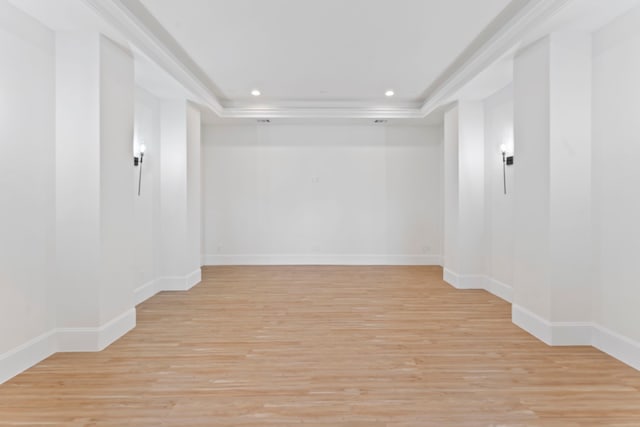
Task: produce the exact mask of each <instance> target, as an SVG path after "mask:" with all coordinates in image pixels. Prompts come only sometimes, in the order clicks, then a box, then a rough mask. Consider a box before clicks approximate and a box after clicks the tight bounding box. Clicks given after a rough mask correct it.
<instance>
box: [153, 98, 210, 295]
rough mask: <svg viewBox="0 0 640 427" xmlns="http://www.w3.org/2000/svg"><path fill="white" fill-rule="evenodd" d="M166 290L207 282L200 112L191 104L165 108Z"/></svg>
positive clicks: (162, 267) (162, 266) (163, 207)
mask: <svg viewBox="0 0 640 427" xmlns="http://www.w3.org/2000/svg"><path fill="white" fill-rule="evenodd" d="M160 122H161V124H160V127H161V130H160V133H161V146H162V148H161V151H162V158H161V178H160V188H161V190H160V193H161V194H160V204H161V207H160V211H161V220H160V221H161V225H162V226H161V230H162V236H161V242H162V251H161V255H160V259H161V264H160V276H161V279H160V280H161V282H162V283H161V284H160V286H159V289H162V290H187V289H190V288H191V287H193V286H194V285H196V284H198V283H199V282H200V280H201V270H200V267H201V259H200V258H201V247H200V112H199V111H198V109H197V108H195V107H194V106H193V105H191V104H190V103H188V102H187V101H186V100H177V101H174V100H171V101H169V100H167V101H163V102H162V103H161V106H160Z"/></svg>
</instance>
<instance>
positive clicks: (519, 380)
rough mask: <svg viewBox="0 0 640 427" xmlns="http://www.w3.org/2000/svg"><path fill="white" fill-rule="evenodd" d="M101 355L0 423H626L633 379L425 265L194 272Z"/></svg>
mask: <svg viewBox="0 0 640 427" xmlns="http://www.w3.org/2000/svg"><path fill="white" fill-rule="evenodd" d="M203 277H204V280H203V282H202V283H201V284H200V285H198V286H197V287H195V288H193V289H192V290H191V291H189V292H165V293H161V294H159V295H157V296H155V297H154V298H152V299H150V300H148V301H147V302H145V303H143V304H141V305H140V306H139V307H138V326H137V327H136V329H135V330H134V331H132V332H131V333H129V334H128V335H126V336H125V337H124V338H122V339H121V340H119V341H117V342H116V343H115V344H113V345H112V346H110V347H109V348H108V349H106V350H105V351H103V352H100V353H66V354H57V355H54V356H52V357H50V358H49V359H47V360H46V361H44V362H42V363H40V364H39V365H37V366H35V367H33V368H32V369H30V370H28V371H27V372H25V373H23V374H22V375H19V376H18V377H16V378H14V379H13V380H11V381H9V382H7V383H5V384H3V385H0V425H2V426H15V425H20V426H24V425H33V426H40V425H47V426H49V425H55V426H181V427H185V426H242V427H263V426H266V427H269V426H279V427H287V426H306V427H309V426H311V427H314V426H315V427H318V426H337V427H347V426H349V427H383V426H384V427H418V426H420V427H422V426H558V427H560V426H562V427H572V426H636V427H637V426H640V372H638V371H636V370H634V369H632V368H630V367H628V366H626V365H624V364H622V363H621V362H618V361H616V360H615V359H613V358H611V357H609V356H607V355H605V354H603V353H601V352H599V351H597V350H595V349H593V348H589V347H548V346H546V345H545V344H543V343H541V342H539V341H538V340H536V339H535V338H533V337H531V336H530V335H528V334H527V333H526V332H524V331H522V330H520V329H519V328H517V327H516V326H514V325H513V324H512V323H511V320H510V319H511V314H510V306H509V305H508V304H507V303H505V302H503V301H502V300H500V299H498V298H497V297H494V296H492V295H490V294H488V293H486V292H484V291H475V290H466V291H459V290H455V289H453V288H452V287H450V286H448V285H447V284H445V283H444V282H443V281H442V280H441V277H442V269H441V268H439V267H330V266H329V267H309V266H299V267H208V268H205V269H204V272H203Z"/></svg>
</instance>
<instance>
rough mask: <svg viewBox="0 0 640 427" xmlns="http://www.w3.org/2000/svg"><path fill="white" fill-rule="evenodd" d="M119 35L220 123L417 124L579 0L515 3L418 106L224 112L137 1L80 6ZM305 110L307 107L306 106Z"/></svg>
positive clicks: (205, 81)
mask: <svg viewBox="0 0 640 427" xmlns="http://www.w3.org/2000/svg"><path fill="white" fill-rule="evenodd" d="M83 1H84V2H85V3H87V4H88V5H89V6H90V7H92V8H93V10H95V11H96V12H97V13H98V15H99V16H100V17H102V19H104V20H105V21H106V22H107V23H108V24H110V25H111V26H113V27H114V29H116V30H117V31H119V32H121V33H122V34H123V35H124V36H125V37H126V38H127V39H128V40H129V41H130V43H131V45H132V46H131V47H132V49H134V50H136V51H138V52H140V53H141V54H142V55H143V56H146V57H147V58H149V59H150V60H152V61H153V62H155V63H156V64H157V65H158V66H160V67H161V68H162V69H164V70H165V71H167V72H168V73H169V74H170V75H171V76H172V77H173V78H175V79H176V80H177V81H178V82H179V83H180V84H182V85H183V86H184V87H185V88H186V89H187V90H188V91H189V92H191V93H192V94H193V95H194V97H195V98H196V99H195V101H196V102H199V103H201V104H203V105H204V106H206V107H208V108H210V109H211V110H212V111H213V112H214V113H215V114H216V115H217V116H219V117H221V118H228V119H233V118H345V119H362V118H370V119H378V118H385V119H387V118H388V119H419V118H424V117H426V116H428V115H429V114H431V113H432V112H434V111H436V110H437V109H438V108H439V107H440V106H441V105H442V104H443V103H445V102H449V101H450V100H451V97H452V96H454V95H455V93H456V92H457V91H458V90H460V89H461V88H462V87H463V86H464V85H465V84H466V83H468V82H469V81H470V80H471V79H473V78H474V77H475V76H476V75H478V73H480V72H481V71H482V70H484V69H485V68H486V67H488V66H489V65H491V64H492V63H494V62H495V61H497V60H499V59H500V58H501V57H503V56H504V55H506V54H507V53H509V52H513V51H514V50H515V49H517V48H518V47H520V45H521V44H522V42H523V40H524V39H525V37H526V36H527V34H528V33H530V32H531V31H533V30H534V29H535V28H537V27H540V26H543V25H544V24H545V23H546V22H548V21H549V20H550V19H551V18H552V17H553V16H554V15H555V14H556V13H558V11H560V10H561V9H562V8H564V7H565V6H567V5H568V4H569V3H571V2H576V1H580V0H513V1H512V3H511V4H510V5H509V6H508V7H507V8H506V9H505V11H504V12H503V13H501V14H500V15H499V16H498V17H496V19H495V20H494V21H493V22H492V23H491V24H490V25H489V26H488V27H487V28H486V29H485V30H484V31H482V32H481V33H480V34H479V35H478V37H477V38H476V39H475V40H474V41H473V42H472V43H470V44H469V46H468V47H467V49H465V51H464V52H463V53H462V54H461V55H460V56H458V58H457V59H456V60H455V61H454V62H453V63H452V64H451V65H450V66H449V67H448V69H447V70H446V71H445V73H443V75H442V76H441V77H440V78H438V79H437V80H436V82H435V83H434V84H432V86H431V87H430V88H429V89H428V90H427V91H426V92H425V101H424V102H423V103H420V104H421V105H420V104H418V106H415V107H414V106H380V107H367V106H361V107H358V106H352V107H345V106H344V105H340V103H336V102H326V101H318V102H317V103H315V105H299V104H297V103H292V104H291V105H280V106H255V105H241V104H235V103H234V104H233V105H232V106H225V105H224V103H223V102H221V100H222V99H223V97H222V96H221V92H220V91H219V90H218V89H217V88H216V87H215V85H214V84H213V82H212V81H211V80H210V79H209V77H208V76H207V75H206V74H205V73H204V72H203V71H202V70H201V69H200V68H199V67H198V65H197V64H196V63H195V62H194V61H193V60H192V59H191V58H190V57H189V55H188V54H187V53H186V52H185V51H184V50H183V49H182V47H181V46H180V45H179V44H178V43H177V42H176V40H175V39H174V38H173V37H172V36H171V35H170V34H169V33H168V32H167V31H166V30H165V29H164V28H163V27H162V26H161V25H160V23H159V22H158V21H157V20H156V19H155V18H154V17H153V16H152V15H151V14H150V13H149V11H148V10H147V9H146V8H145V7H144V5H143V4H142V3H141V2H140V1H139V0H83ZM307 104H309V103H307Z"/></svg>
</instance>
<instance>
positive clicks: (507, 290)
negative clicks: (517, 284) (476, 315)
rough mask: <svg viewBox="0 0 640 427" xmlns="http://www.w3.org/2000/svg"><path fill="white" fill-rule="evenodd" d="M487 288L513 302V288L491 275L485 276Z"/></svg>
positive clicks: (499, 296)
mask: <svg viewBox="0 0 640 427" xmlns="http://www.w3.org/2000/svg"><path fill="white" fill-rule="evenodd" d="M485 290H486V291H487V292H490V293H492V294H493V295H495V296H497V297H498V298H502V299H503V300H505V301H507V302H513V288H512V287H511V286H510V285H507V284H506V283H503V282H499V281H498V280H496V279H492V278H491V277H485Z"/></svg>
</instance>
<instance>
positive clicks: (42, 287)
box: [0, 2, 55, 383]
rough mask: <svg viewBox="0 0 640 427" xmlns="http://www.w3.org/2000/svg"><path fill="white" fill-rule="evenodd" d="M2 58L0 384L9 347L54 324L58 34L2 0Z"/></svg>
mask: <svg viewBox="0 0 640 427" xmlns="http://www.w3.org/2000/svg"><path fill="white" fill-rule="evenodd" d="M0 57H2V66H0V206H2V208H1V209H0V236H1V237H0V383H1V382H2V381H3V380H4V379H5V378H4V374H5V371H4V369H3V368H5V366H4V363H5V362H6V360H4V356H6V354H5V352H8V351H10V350H12V349H14V348H16V347H18V346H19V345H22V344H24V343H26V342H28V341H29V340H31V339H33V338H36V337H38V336H40V335H41V334H44V333H45V332H48V331H49V330H50V329H51V328H53V326H54V318H53V315H54V314H55V313H54V310H53V309H52V307H53V306H52V305H51V300H52V298H53V296H54V295H55V289H54V287H55V280H54V279H53V276H54V274H53V272H54V265H53V259H54V251H55V240H54V237H55V223H54V221H55V139H54V132H55V131H54V129H55V109H54V108H55V97H54V96H55V59H54V35H53V33H52V32H51V31H49V30H48V29H47V28H45V27H43V26H42V25H41V24H39V23H38V22H36V21H35V20H33V19H32V18H31V17H29V16H27V15H25V14H23V13H22V12H20V11H18V10H17V9H15V8H13V7H12V6H9V5H8V4H7V3H6V2H0ZM7 369H9V368H7Z"/></svg>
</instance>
